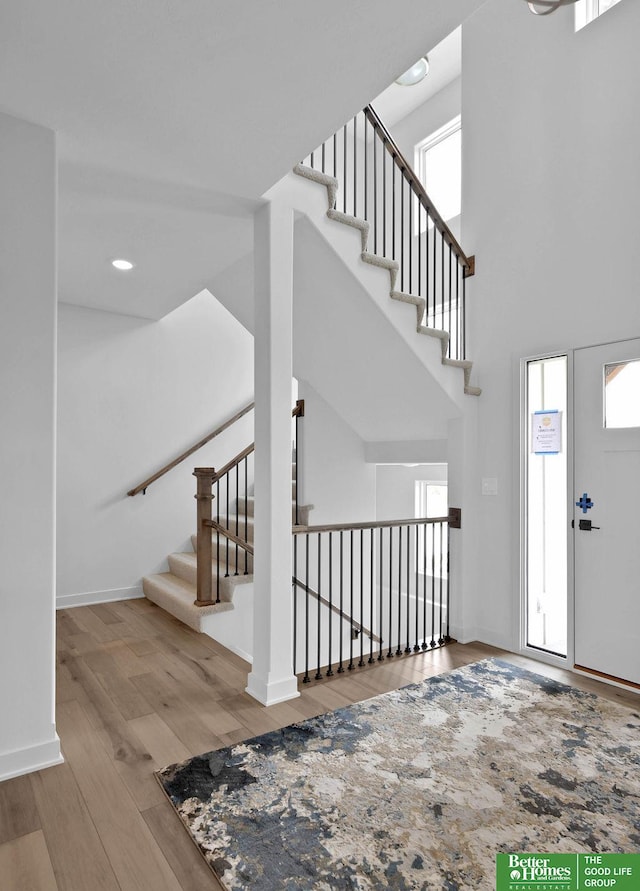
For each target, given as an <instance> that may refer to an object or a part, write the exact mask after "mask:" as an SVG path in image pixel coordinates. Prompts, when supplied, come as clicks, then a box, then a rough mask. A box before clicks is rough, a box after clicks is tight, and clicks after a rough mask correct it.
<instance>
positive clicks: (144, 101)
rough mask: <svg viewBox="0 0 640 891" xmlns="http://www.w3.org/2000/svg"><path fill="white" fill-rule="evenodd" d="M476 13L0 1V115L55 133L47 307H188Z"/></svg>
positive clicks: (299, 4)
mask: <svg viewBox="0 0 640 891" xmlns="http://www.w3.org/2000/svg"><path fill="white" fill-rule="evenodd" d="M481 2H482V0H396V2H394V3H389V2H388V0H349V2H348V3H345V2H344V0H325V2H324V3H322V4H318V3H313V4H312V3H310V2H308V0H237V2H229V0H227V2H223V0H136V2H135V3H132V2H130V0H110V2H109V3H87V2H86V0H56V2H55V3H51V2H50V0H20V2H19V3H10V4H7V3H4V4H2V8H1V9H0V110H1V111H4V112H6V113H8V114H13V115H16V116H18V117H22V118H25V119H27V120H29V121H32V122H34V123H37V124H42V125H44V126H46V127H50V128H51V129H53V130H55V131H56V132H57V134H58V151H59V158H60V232H59V244H60V299H62V300H67V301H69V302H72V303H80V304H84V305H88V306H94V307H96V308H102V309H110V310H114V311H119V312H126V313H130V314H134V315H142V316H145V317H149V318H158V317H160V316H162V315H163V314H165V313H166V312H168V311H169V310H170V309H172V308H173V307H175V306H177V305H179V304H180V303H182V302H183V301H184V300H186V299H188V298H189V297H190V296H192V294H194V293H196V291H198V290H199V289H200V288H201V287H202V286H203V285H204V284H206V283H207V281H208V280H209V279H210V278H211V277H212V276H214V275H215V274H216V273H217V272H219V271H220V270H221V269H223V268H225V267H226V266H227V265H229V264H231V263H233V262H236V261H237V260H238V259H239V258H240V257H241V256H243V254H246V251H247V248H249V249H250V246H251V217H252V212H253V207H254V202H255V201H257V200H258V199H259V198H260V196H261V195H262V194H263V193H264V192H265V191H266V190H267V189H268V188H269V187H270V186H271V185H273V184H274V183H275V182H277V180H278V179H279V178H280V177H281V176H282V175H283V174H284V173H286V172H287V170H289V169H290V168H291V166H292V165H293V164H294V163H295V161H296V160H297V159H299V158H301V157H304V156H305V155H306V154H307V153H308V151H309V150H310V149H311V148H313V147H315V146H316V145H317V144H318V143H319V142H321V141H322V140H323V139H324V138H326V137H327V136H328V135H330V134H331V133H332V132H333V131H334V130H335V129H337V127H338V126H340V125H341V124H342V123H343V122H344V121H345V120H347V119H348V118H349V117H351V116H352V115H353V114H354V112H355V111H357V110H358V109H360V108H361V107H362V106H363V105H364V104H366V103H367V102H368V101H369V100H370V99H371V98H372V97H374V96H376V95H377V94H378V93H380V92H381V91H382V90H383V89H384V88H385V86H387V84H389V83H390V82H391V81H392V80H393V79H394V78H395V77H396V76H397V75H398V74H399V73H401V72H402V71H403V70H405V69H406V68H407V67H408V66H409V65H410V64H411V63H412V62H413V61H414V60H415V59H416V58H417V57H419V56H420V55H422V54H423V53H424V52H425V51H426V50H428V49H429V48H430V47H432V46H434V45H435V44H436V43H437V42H438V41H439V40H441V39H442V38H443V37H444V36H445V35H446V34H448V33H449V32H450V31H451V30H452V29H453V28H454V27H456V25H458V24H459V23H460V22H461V21H462V20H463V19H464V18H466V17H467V16H468V15H470V14H471V13H472V12H473V10H474V9H475V8H477V7H478V6H480V5H481ZM122 254H124V255H125V256H131V257H132V259H135V261H136V264H137V266H136V269H135V271H134V274H133V275H132V277H131V278H130V279H128V280H126V281H125V279H124V278H123V276H118V275H117V274H116V273H114V272H113V271H112V270H111V269H110V267H109V265H108V260H109V259H110V258H112V257H114V256H117V255H122Z"/></svg>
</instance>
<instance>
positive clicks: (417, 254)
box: [293, 106, 482, 396]
mask: <svg viewBox="0 0 640 891" xmlns="http://www.w3.org/2000/svg"><path fill="white" fill-rule="evenodd" d="M306 161H308V163H301V164H297V165H296V166H295V167H294V169H293V173H294V174H296V175H297V176H299V177H302V178H304V179H306V180H308V181H310V182H313V183H315V184H317V185H319V186H321V187H322V188H324V189H326V193H327V210H326V216H327V217H328V219H329V220H332V221H333V222H335V223H338V224H339V225H341V226H346V227H349V228H351V229H354V230H356V231H357V232H358V233H359V235H360V254H359V258H360V261H361V262H362V263H364V264H368V265H370V266H374V267H377V268H379V269H382V270H383V271H385V272H388V274H389V279H390V281H389V292H388V293H389V297H390V298H391V299H392V300H395V301H397V302H399V303H402V304H406V305H407V306H411V307H413V308H414V310H415V312H416V333H417V334H418V335H424V336H426V337H429V338H435V339H436V340H438V341H439V344H440V361H441V363H442V365H444V366H447V367H450V368H454V369H460V370H462V372H463V382H464V393H465V395H468V396H480V394H481V393H482V390H481V389H480V387H477V386H474V385H472V383H471V370H472V367H473V362H471V361H470V360H469V359H467V357H466V338H465V310H466V288H465V285H466V279H467V278H469V277H471V276H472V275H474V274H475V258H474V257H467V256H466V254H465V253H464V251H463V250H462V248H461V247H460V245H459V244H458V242H457V240H456V238H455V236H454V235H453V233H452V232H451V230H450V229H449V227H448V225H447V223H446V222H445V221H444V220H443V219H442V217H441V216H440V214H439V213H438V211H437V210H436V208H435V207H434V205H433V203H432V202H431V199H430V198H429V196H428V195H427V193H426V192H425V190H424V188H423V186H422V184H421V183H420V181H419V180H418V178H417V176H416V174H415V173H414V171H413V169H412V168H411V166H410V165H409V163H408V161H406V159H405V158H404V156H403V155H402V153H401V152H400V149H399V148H398V146H397V145H396V143H395V142H394V140H393V137H392V136H391V134H390V133H389V131H388V130H387V129H386V128H385V126H384V124H383V123H382V121H381V120H380V118H379V117H378V115H377V113H376V112H375V110H374V109H373V108H372V107H371V106H367V107H366V108H365V109H364V110H363V111H362V112H361V113H360V114H359V115H356V117H355V118H354V119H353V121H352V122H349V123H348V124H345V126H344V127H342V128H341V129H340V130H339V131H338V132H337V133H336V134H334V136H333V137H331V138H330V139H328V140H326V142H325V143H323V145H322V146H320V147H319V148H318V149H316V150H315V151H314V152H312V153H311V155H310V156H309V157H308V158H307V159H306ZM340 207H342V209H340Z"/></svg>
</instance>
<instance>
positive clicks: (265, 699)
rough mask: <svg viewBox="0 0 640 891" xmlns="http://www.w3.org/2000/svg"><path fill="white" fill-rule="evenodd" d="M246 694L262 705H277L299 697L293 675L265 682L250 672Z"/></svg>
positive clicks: (295, 679)
mask: <svg viewBox="0 0 640 891" xmlns="http://www.w3.org/2000/svg"><path fill="white" fill-rule="evenodd" d="M246 692H247V693H248V694H249V696H253V698H254V699H257V700H258V702H261V703H262V705H277V704H278V703H279V702H286V701H287V700H288V699H297V698H298V697H299V696H300V691H299V690H298V679H297V678H296V677H295V675H291V677H288V678H283V679H282V680H279V681H265V680H264V679H263V678H261V677H258V676H257V675H255V674H254V673H253V672H251V674H250V675H249V677H248V679H247V686H246Z"/></svg>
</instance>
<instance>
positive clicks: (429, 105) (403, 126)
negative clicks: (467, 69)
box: [391, 77, 462, 165]
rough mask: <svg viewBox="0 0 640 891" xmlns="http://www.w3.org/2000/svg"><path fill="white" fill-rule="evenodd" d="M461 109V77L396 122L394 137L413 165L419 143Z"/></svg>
mask: <svg viewBox="0 0 640 891" xmlns="http://www.w3.org/2000/svg"><path fill="white" fill-rule="evenodd" d="M461 108H462V79H461V78H459V77H458V78H456V80H454V81H451V83H449V84H447V86H446V87H444V88H443V89H442V90H440V91H439V92H438V93H436V94H435V96H432V97H431V98H430V99H428V100H427V101H426V102H423V103H422V105H419V106H418V108H416V109H415V111H413V112H411V114H408V115H407V116H406V117H405V118H403V119H402V120H401V121H398V122H397V123H396V124H394V125H393V127H392V128H391V130H392V135H393V138H394V139H395V141H396V142H397V143H398V146H399V148H400V151H401V152H402V154H403V155H404V156H405V158H406V159H407V161H408V162H409V163H410V164H412V165H413V155H414V149H415V147H416V145H417V144H418V143H419V142H422V140H423V139H426V138H427V136H430V135H431V134H432V133H435V131H436V130H439V129H440V127H444V125H445V124H448V123H449V122H450V121H452V120H453V119H454V118H455V117H456V116H457V115H459V114H460V110H461Z"/></svg>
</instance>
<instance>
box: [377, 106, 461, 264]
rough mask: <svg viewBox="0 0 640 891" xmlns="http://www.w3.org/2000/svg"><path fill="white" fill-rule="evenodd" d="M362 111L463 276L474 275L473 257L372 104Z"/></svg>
mask: <svg viewBox="0 0 640 891" xmlns="http://www.w3.org/2000/svg"><path fill="white" fill-rule="evenodd" d="M363 111H364V114H365V116H366V118H367V120H368V121H369V123H370V124H371V126H372V127H373V129H374V131H375V132H376V133H377V134H378V136H379V137H380V138H381V140H382V142H383V143H384V146H385V148H386V150H387V151H388V152H389V154H390V155H391V157H392V158H393V160H394V162H395V164H396V165H397V166H398V167H399V168H400V170H401V171H402V174H403V176H404V177H405V179H406V180H407V182H408V183H409V185H410V186H411V188H412V189H413V191H414V193H415V195H416V197H417V198H418V200H419V201H420V203H421V204H422V206H423V207H424V208H425V210H426V211H427V212H428V214H429V217H430V218H431V219H432V220H433V222H434V225H435V227H436V229H438V231H439V232H440V234H441V235H442V237H443V238H444V240H445V242H446V243H447V244H448V245H449V246H450V247H451V248H452V250H453V252H454V253H455V254H456V256H457V257H458V259H459V261H460V263H461V264H462V266H463V267H464V277H465V278H469V277H470V276H472V275H474V273H475V257H467V255H466V254H465V252H464V251H463V250H462V248H461V247H460V244H459V243H458V241H457V239H456V237H455V235H454V234H453V232H452V231H451V229H450V228H449V227H448V225H447V224H446V222H445V221H444V219H443V218H442V217H441V216H440V214H439V213H438V211H437V210H436V207H435V205H434V203H433V201H432V200H431V199H430V198H429V196H428V195H427V192H426V190H425V188H424V186H423V185H422V183H421V182H420V180H419V179H418V177H417V176H416V173H415V171H414V170H413V168H412V167H411V165H410V164H409V162H408V161H407V159H406V158H405V156H404V155H403V154H402V152H401V151H400V148H399V147H398V145H397V143H396V141H395V140H394V138H393V136H392V135H391V134H390V133H389V131H388V130H387V128H386V127H385V125H384V124H383V123H382V121H381V120H380V118H379V117H378V114H377V112H376V110H375V109H374V108H373V106H372V105H367V106H366V108H364V109H363Z"/></svg>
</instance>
